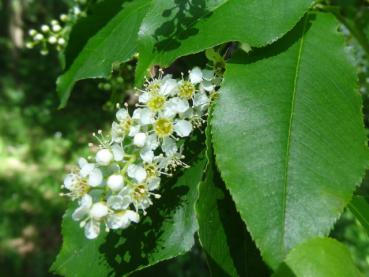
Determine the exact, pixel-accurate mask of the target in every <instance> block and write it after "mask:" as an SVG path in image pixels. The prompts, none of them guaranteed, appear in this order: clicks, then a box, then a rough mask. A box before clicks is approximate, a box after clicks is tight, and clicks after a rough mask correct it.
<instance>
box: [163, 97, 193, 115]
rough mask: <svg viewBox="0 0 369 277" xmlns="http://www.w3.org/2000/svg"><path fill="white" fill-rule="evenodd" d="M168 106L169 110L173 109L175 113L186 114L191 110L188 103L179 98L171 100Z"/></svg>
mask: <svg viewBox="0 0 369 277" xmlns="http://www.w3.org/2000/svg"><path fill="white" fill-rule="evenodd" d="M167 106H168V108H169V109H172V111H173V112H174V113H184V112H186V111H187V110H188V109H189V108H190V105H189V104H188V101H187V100H186V99H181V98H179V97H174V98H172V99H170V100H169V101H168V102H167Z"/></svg>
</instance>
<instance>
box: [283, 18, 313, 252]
mask: <svg viewBox="0 0 369 277" xmlns="http://www.w3.org/2000/svg"><path fill="white" fill-rule="evenodd" d="M307 21H308V16H305V18H304V19H303V26H302V28H301V29H302V31H301V40H300V44H299V49H298V53H297V62H296V69H295V77H294V82H293V92H292V99H291V107H290V118H289V123H288V124H289V125H288V137H287V146H286V162H285V172H284V173H285V175H284V180H285V182H284V184H283V194H282V205H283V213H282V223H283V228H282V240H281V251H282V253H283V256H285V251H286V246H285V236H286V227H287V226H286V225H287V224H286V212H287V193H288V182H289V178H288V176H289V167H290V163H289V159H290V155H291V137H292V126H293V121H294V113H295V106H296V94H297V86H298V80H299V73H300V68H301V56H302V52H303V46H304V33H305V31H306V26H307Z"/></svg>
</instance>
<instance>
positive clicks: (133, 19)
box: [57, 0, 150, 107]
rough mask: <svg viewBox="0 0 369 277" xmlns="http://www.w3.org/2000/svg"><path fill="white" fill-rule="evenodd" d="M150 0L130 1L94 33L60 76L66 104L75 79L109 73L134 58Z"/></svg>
mask: <svg viewBox="0 0 369 277" xmlns="http://www.w3.org/2000/svg"><path fill="white" fill-rule="evenodd" d="M149 3H150V1H148V0H137V1H133V2H129V3H126V5H124V6H123V8H122V10H121V11H120V12H119V13H117V14H116V15H115V16H114V17H113V18H112V19H111V20H110V21H109V22H108V23H107V24H106V25H105V26H104V27H102V28H101V29H100V30H99V31H98V32H97V33H96V34H95V35H93V36H92V37H91V38H90V39H89V40H88V41H87V43H86V45H85V46H84V48H83V49H82V50H81V52H80V53H79V54H78V56H77V57H76V58H75V60H74V61H73V63H72V65H71V66H70V67H69V68H68V69H67V71H65V72H64V74H63V75H62V76H60V77H59V79H58V81H57V90H58V94H59V97H60V100H61V104H60V107H64V106H65V105H66V103H67V101H68V99H69V96H70V93H71V90H72V88H73V86H74V84H75V82H77V81H79V80H82V79H86V78H97V77H99V78H102V77H108V76H109V75H110V73H111V70H112V64H113V63H115V62H124V61H127V60H129V59H131V58H132V55H133V54H134V53H135V51H136V47H137V33H138V30H139V26H140V24H141V21H142V19H143V17H144V15H145V14H146V11H147V8H148V6H149Z"/></svg>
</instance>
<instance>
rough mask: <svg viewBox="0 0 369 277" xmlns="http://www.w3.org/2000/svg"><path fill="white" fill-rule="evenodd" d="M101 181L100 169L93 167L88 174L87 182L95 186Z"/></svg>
mask: <svg viewBox="0 0 369 277" xmlns="http://www.w3.org/2000/svg"><path fill="white" fill-rule="evenodd" d="M102 181H103V174H102V172H101V170H100V169H98V168H95V169H94V170H92V171H91V173H90V175H89V176H88V184H89V185H90V186H91V187H97V186H99V185H101V183H102Z"/></svg>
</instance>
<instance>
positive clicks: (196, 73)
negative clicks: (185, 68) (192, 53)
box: [189, 67, 202, 84]
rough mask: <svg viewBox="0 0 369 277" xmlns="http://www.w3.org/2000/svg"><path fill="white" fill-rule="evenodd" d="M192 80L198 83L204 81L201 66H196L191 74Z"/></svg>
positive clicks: (193, 82)
mask: <svg viewBox="0 0 369 277" xmlns="http://www.w3.org/2000/svg"><path fill="white" fill-rule="evenodd" d="M189 78H190V82H191V83H192V84H198V83H200V82H201V81H202V71H201V69H200V68H199V67H194V68H193V69H192V70H191V71H190V74H189Z"/></svg>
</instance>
